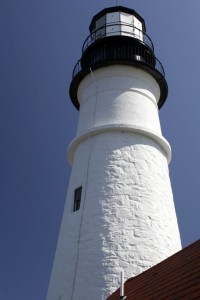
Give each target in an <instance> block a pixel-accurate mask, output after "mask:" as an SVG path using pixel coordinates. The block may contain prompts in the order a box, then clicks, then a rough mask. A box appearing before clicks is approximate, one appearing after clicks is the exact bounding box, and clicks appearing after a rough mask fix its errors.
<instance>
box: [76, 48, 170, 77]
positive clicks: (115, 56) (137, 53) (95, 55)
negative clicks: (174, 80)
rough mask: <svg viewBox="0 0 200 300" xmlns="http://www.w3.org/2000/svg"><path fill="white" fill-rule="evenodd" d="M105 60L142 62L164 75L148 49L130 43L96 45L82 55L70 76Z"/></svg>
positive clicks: (162, 69)
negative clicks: (86, 53) (107, 45)
mask: <svg viewBox="0 0 200 300" xmlns="http://www.w3.org/2000/svg"><path fill="white" fill-rule="evenodd" d="M101 62H107V63H111V64H112V63H116V64H117V62H119V63H120V62H121V63H124V62H125V63H128V62H130V63H133V64H134V62H136V63H137V64H140V63H141V64H143V65H147V66H150V67H152V68H154V69H155V70H157V71H158V72H159V73H161V74H162V76H163V77H165V71H164V68H163V66H162V64H161V62H160V61H159V60H158V59H157V58H156V57H155V56H154V54H153V53H152V52H150V51H147V50H145V49H142V48H141V47H136V46H131V45H122V46H119V45H112V46H110V47H109V48H105V47H98V48H95V49H92V50H91V51H90V53H89V55H87V56H86V57H84V55H83V57H82V59H80V60H79V61H78V62H77V64H76V65H75V67H74V70H73V73H72V78H74V77H75V76H76V75H77V73H79V72H80V71H81V70H83V69H85V68H89V67H92V66H93V65H95V64H98V63H101Z"/></svg>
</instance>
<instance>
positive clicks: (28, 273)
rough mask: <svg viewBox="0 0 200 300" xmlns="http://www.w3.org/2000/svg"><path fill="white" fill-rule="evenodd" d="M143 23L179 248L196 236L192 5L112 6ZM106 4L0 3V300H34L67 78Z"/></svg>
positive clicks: (69, 122) (197, 84) (49, 244)
mask: <svg viewBox="0 0 200 300" xmlns="http://www.w3.org/2000/svg"><path fill="white" fill-rule="evenodd" d="M118 3H119V4H120V5H124V6H128V7H130V8H133V9H135V10H136V11H138V12H139V13H140V14H141V15H142V16H143V17H144V19H145V21H146V26H147V33H148V34H149V36H150V37H151V38H152V40H153V42H154V46H155V53H156V56H157V57H158V58H159V59H160V60H161V62H162V63H163V65H164V67H165V71H166V77H167V80H168V84H169V97H168V100H167V102H166V104H165V105H164V107H163V108H162V109H161V112H160V119H161V125H162V129H163V135H164V136H165V137H166V138H167V139H168V141H169V142H170V144H171V147H172V153H173V156H172V161H171V164H170V175H171V181H172V187H173V192H174V198H175V205H176V210H177V216H178V221H179V226H180V232H181V236H182V243H183V246H186V245H188V244H190V243H192V242H193V241H195V240H197V239H199V235H200V217H199V212H200V201H199V193H200V192H199V191H200V134H199V128H200V117H199V115H200V99H199V88H200V56H199V53H200V35H199V28H200V17H199V16H200V15H199V13H200V1H199V0H190V1H188V0H175V1H174V0H168V1H167V0H162V1H161V0H143V1H141V0H134V1H130V0H129V1H128V0H127V1H125V0H124V1H123V0H118ZM113 5H115V1H114V0H107V1H106V0H102V1H94V0H93V1H92V0H84V1H80V0H73V1H69V0H34V1H33V0H32V1H31V0H17V1H16V0H1V3H0V43H1V44H0V85H1V88H0V105H1V109H0V130H1V135H0V136H1V147H0V183H1V189H0V237H1V239H0V300H44V299H45V295H46V291H47V287H48V281H49V277H50V272H51V268H52V263H53V257H54V253H55V247H56V242H57V237H58V232H59V227H60V222H61V217H62V211H63V207H64V203H65V197H66V191H67V184H68V179H69V174H70V167H69V165H68V163H67V159H66V151H67V145H68V144H69V142H70V141H71V139H72V138H73V137H74V135H75V132H76V125H77V118H78V113H77V112H76V110H75V108H74V107H73V105H72V104H71V102H70V99H69V95H68V87H69V84H70V81H71V73H72V70H73V67H74V65H75V63H76V61H77V60H78V59H79V57H80V55H81V47H82V44H83V42H84V39H85V38H86V36H87V35H88V26H89V23H90V21H91V18H92V17H93V15H94V14H96V13H97V12H98V11H100V10H101V9H103V8H105V7H107V6H113Z"/></svg>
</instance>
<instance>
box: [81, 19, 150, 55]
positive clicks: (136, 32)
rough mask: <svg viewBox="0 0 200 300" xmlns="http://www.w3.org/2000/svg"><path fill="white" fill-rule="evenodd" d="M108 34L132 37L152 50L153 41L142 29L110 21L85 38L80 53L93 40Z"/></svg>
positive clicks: (108, 35)
mask: <svg viewBox="0 0 200 300" xmlns="http://www.w3.org/2000/svg"><path fill="white" fill-rule="evenodd" d="M110 36H128V37H131V38H134V39H136V40H139V41H140V42H142V43H144V44H145V45H147V46H148V47H149V48H150V49H151V50H153V51H154V46H153V42H152V40H151V39H150V37H149V36H148V35H147V34H146V33H145V32H144V31H142V30H140V29H138V28H137V27H134V26H133V25H130V24H126V23H112V24H107V25H106V26H103V27H101V28H98V29H97V30H95V31H93V32H92V33H91V34H90V35H89V36H88V37H87V38H86V40H85V42H84V44H83V47H82V53H83V52H84V51H85V50H86V49H87V48H88V47H89V46H90V45H91V44H93V43H94V42H95V41H97V40H99V39H102V38H105V37H110Z"/></svg>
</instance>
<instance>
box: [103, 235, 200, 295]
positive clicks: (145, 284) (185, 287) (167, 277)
mask: <svg viewBox="0 0 200 300" xmlns="http://www.w3.org/2000/svg"><path fill="white" fill-rule="evenodd" d="M124 295H125V296H127V298H126V299H127V300H148V299H149V300H150V299H151V300H162V299H165V300H166V299H169V300H179V299H184V300H191V299H195V300H198V299H200V240H198V241H197V242H195V243H194V244H191V245H190V246H188V247H186V248H184V249H183V250H181V251H179V252H177V253H176V254H174V255H172V256H170V257H169V258H167V259H165V260H164V261H162V262H161V263H159V264H157V265H156V266H154V267H152V268H150V269H148V270H147V271H145V272H143V273H142V274H140V275H138V276H136V277H132V278H130V279H128V280H127V281H126V282H125V289H124ZM119 299H120V292H119V289H118V290H116V291H115V292H114V293H113V294H112V295H111V296H110V297H108V298H107V300H119Z"/></svg>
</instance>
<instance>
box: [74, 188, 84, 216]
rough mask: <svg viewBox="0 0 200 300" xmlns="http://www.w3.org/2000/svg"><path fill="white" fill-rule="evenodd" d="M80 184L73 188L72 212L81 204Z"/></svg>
mask: <svg viewBox="0 0 200 300" xmlns="http://www.w3.org/2000/svg"><path fill="white" fill-rule="evenodd" d="M81 195H82V186H80V187H78V188H77V189H75V190H74V207H73V212H75V211H77V210H79V209H80V206H81Z"/></svg>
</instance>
